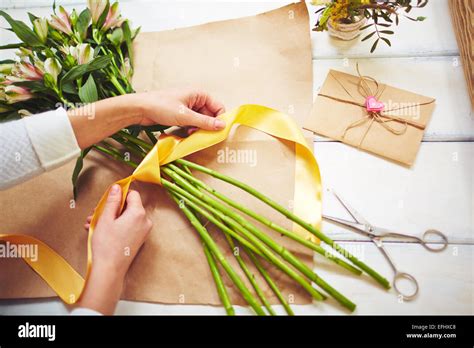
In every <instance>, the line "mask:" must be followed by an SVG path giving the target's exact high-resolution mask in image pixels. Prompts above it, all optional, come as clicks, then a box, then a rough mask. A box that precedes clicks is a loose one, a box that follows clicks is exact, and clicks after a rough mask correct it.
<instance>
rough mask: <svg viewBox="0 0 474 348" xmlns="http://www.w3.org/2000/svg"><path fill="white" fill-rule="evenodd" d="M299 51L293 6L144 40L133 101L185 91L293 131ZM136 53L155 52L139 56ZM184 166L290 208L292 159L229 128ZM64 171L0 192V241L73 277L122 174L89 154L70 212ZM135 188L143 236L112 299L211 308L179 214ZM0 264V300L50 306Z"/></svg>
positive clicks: (159, 196) (197, 255)
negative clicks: (213, 173)
mask: <svg viewBox="0 0 474 348" xmlns="http://www.w3.org/2000/svg"><path fill="white" fill-rule="evenodd" d="M125 15H126V14H125ZM236 28H238V30H236ZM276 33H278V35H277V34H276ZM143 40H146V44H145V46H142V45H143V43H144V41H143ZM310 47H311V46H310V39H309V27H308V14H307V10H306V6H305V4H304V3H300V4H294V5H289V6H285V7H283V8H281V9H277V10H274V11H271V12H268V13H265V14H261V15H257V16H253V17H248V18H243V19H235V20H229V21H223V22H216V23H210V24H204V25H200V26H196V27H191V28H185V29H178V30H172V31H165V32H160V33H144V34H141V36H140V37H139V38H137V45H136V50H135V59H136V63H135V67H136V70H135V79H134V84H135V86H136V89H137V91H143V90H152V89H160V88H169V87H176V88H180V87H184V86H195V87H198V88H202V89H204V90H206V91H209V93H210V94H212V95H215V96H216V97H217V98H219V99H221V100H222V101H223V102H224V103H225V105H226V107H227V108H228V109H231V108H233V107H236V106H238V105H240V104H246V103H259V104H263V105H266V106H270V107H274V108H277V109H279V110H282V111H284V112H289V111H290V112H289V113H290V114H292V115H293V116H295V120H296V121H297V122H298V123H299V124H302V120H303V119H304V116H306V113H307V112H308V111H309V108H310V106H311V99H312V97H311V95H312V72H311V49H310ZM147 48H148V50H151V51H152V52H154V53H150V52H148V53H147ZM235 56H238V57H239V58H240V59H239V62H240V63H239V64H240V65H238V67H237V69H236V67H234V66H233V64H234V57H235ZM149 64H151V65H149ZM219 150H221V152H218V151H219ZM233 151H234V152H233ZM239 151H240V152H239ZM242 151H243V152H242ZM232 153H233V154H234V155H232ZM239 153H240V157H239ZM219 154H221V155H220V156H219ZM233 156H234V157H233ZM242 156H243V157H242ZM252 156H255V157H252ZM239 158H240V160H239ZM242 158H244V160H242ZM191 159H192V160H195V161H196V162H198V163H201V164H204V165H206V166H209V167H211V168H214V169H216V170H219V171H222V172H223V173H226V174H229V175H231V176H233V177H236V178H237V179H239V180H242V181H245V182H247V183H249V184H250V185H252V186H254V187H255V188H256V189H258V190H260V191H262V192H264V193H266V194H268V195H269V196H271V197H272V198H273V199H275V200H276V201H278V202H280V203H281V204H283V205H285V206H287V207H291V206H292V199H293V194H294V168H295V167H294V148H293V146H291V145H289V144H288V143H280V142H278V141H277V140H275V139H273V138H270V137H269V136H266V135H263V134H259V133H258V132H256V131H251V130H249V129H248V128H244V127H240V128H239V129H238V131H237V132H236V133H235V134H234V135H233V136H232V139H231V140H228V141H226V142H224V143H222V144H218V145H215V146H213V147H211V148H209V149H206V150H204V151H201V152H199V153H198V154H194V155H192V156H191ZM73 167H74V163H69V164H67V165H65V166H64V167H62V168H59V169H56V170H54V171H52V172H49V173H45V174H43V175H41V176H39V177H37V178H35V179H33V180H31V181H29V182H26V183H24V184H22V185H20V186H17V187H14V188H11V189H9V190H7V191H4V192H1V193H0V194H1V200H0V209H1V211H2V214H1V216H0V224H1V226H2V231H4V232H7V233H23V234H30V235H33V236H35V237H37V238H39V239H41V240H42V241H44V242H45V243H47V244H48V245H49V246H50V247H52V248H53V249H54V250H56V251H57V252H58V253H59V254H60V255H62V256H63V257H64V258H65V259H66V260H67V261H68V262H69V263H70V264H71V265H72V266H73V267H74V268H75V269H76V270H77V271H78V272H80V273H81V274H84V273H85V267H86V245H87V233H86V232H85V231H84V229H83V224H84V220H85V218H86V216H87V215H89V214H90V212H91V211H92V209H93V208H94V207H95V205H96V204H97V202H98V201H99V198H100V197H101V195H102V194H103V192H104V191H105V190H106V188H107V187H108V185H110V184H111V183H112V182H114V181H115V180H118V179H120V178H123V177H125V176H127V175H128V174H129V173H130V170H129V169H128V168H126V167H124V166H123V165H121V164H118V163H115V162H113V161H112V160H104V157H102V156H101V155H99V154H96V153H92V154H91V155H90V156H89V157H88V159H87V160H86V161H85V169H84V171H83V173H82V174H81V177H80V180H79V187H80V188H79V196H78V200H77V201H76V202H75V203H74V202H72V201H71V199H72V187H71V181H70V178H71V173H72V170H73ZM198 176H199V177H202V176H200V175H199V174H198ZM202 178H203V179H205V181H206V182H208V183H210V184H211V185H212V186H214V187H215V188H216V189H218V190H220V191H222V192H223V193H225V194H227V195H229V196H230V197H232V198H233V199H235V200H237V201H239V202H241V203H243V204H244V205H246V206H248V207H251V208H252V209H254V210H256V211H257V212H259V213H262V214H264V215H266V216H267V217H268V218H270V219H272V220H273V221H275V222H276V223H278V224H281V225H282V226H284V227H286V228H291V226H292V225H291V223H290V222H289V221H288V220H286V219H285V218H284V217H282V216H280V215H279V214H278V213H276V212H274V211H272V210H271V209H270V208H268V207H267V206H266V205H264V204H263V203H261V202H259V201H257V200H256V199H254V198H252V197H251V196H249V195H248V194H246V193H243V192H241V191H239V190H237V189H236V188H234V187H232V186H230V185H228V184H225V183H222V182H219V181H216V180H215V179H212V178H209V177H202ZM134 185H135V187H134V188H135V189H138V190H139V191H140V192H141V194H142V198H143V201H144V204H145V206H146V209H147V212H148V213H149V214H150V217H151V219H152V220H153V222H154V227H153V230H152V233H151V235H150V237H149V239H148V240H147V241H146V243H145V244H144V246H143V248H142V250H141V251H140V253H139V255H138V256H137V258H136V259H135V261H134V262H133V264H132V267H131V269H130V271H129V273H128V274H127V278H126V282H125V286H124V292H123V296H122V298H123V299H129V300H136V301H150V302H160V303H184V304H211V305H218V304H220V300H219V298H218V295H217V292H216V290H215V285H214V281H213V279H212V276H211V273H210V271H209V267H208V264H207V261H206V259H205V256H204V254H203V250H202V246H201V242H200V240H199V238H198V236H197V234H196V232H195V231H194V230H193V228H192V227H191V226H190V225H189V223H188V222H187V220H186V218H185V217H184V215H182V213H181V212H180V211H179V210H178V209H177V207H175V206H174V203H173V202H171V200H170V199H169V198H168V197H167V195H166V193H165V192H164V191H163V190H162V188H160V187H158V186H154V185H149V184H141V183H139V184H134ZM208 226H209V225H208ZM210 231H211V233H212V234H213V236H215V237H216V239H217V241H218V244H219V245H220V246H222V250H223V251H225V254H226V256H227V258H228V259H229V260H230V261H231V262H232V265H233V266H234V268H235V269H236V270H237V271H238V272H239V274H241V276H242V277H243V278H244V276H243V274H242V272H241V271H240V268H239V267H238V265H237V263H236V262H235V260H234V258H233V256H232V254H231V250H230V249H229V248H228V247H227V246H226V244H225V241H224V240H223V238H222V237H221V236H220V234H219V232H217V233H216V231H215V230H214V229H213V228H210ZM265 231H267V232H268V233H269V234H271V235H272V236H274V237H275V239H276V240H277V241H278V242H281V243H282V244H284V245H287V246H288V247H289V249H290V250H292V251H294V252H295V254H296V255H297V256H299V257H301V258H302V259H303V260H304V261H305V262H307V263H308V264H311V263H312V253H311V252H309V251H308V250H305V249H302V248H301V246H298V245H295V243H293V242H291V241H288V240H287V239H284V238H282V237H280V236H278V235H276V234H273V233H272V231H268V229H265ZM0 265H1V266H0V284H1V286H0V298H39V297H51V296H55V294H54V292H53V291H52V290H51V289H50V288H49V287H48V286H47V285H46V283H44V282H43V280H42V279H41V278H40V277H39V276H38V275H37V274H36V273H34V272H33V271H32V270H31V269H30V268H29V267H28V266H27V265H26V264H25V263H24V262H22V261H21V260H16V259H2V260H0ZM251 269H252V268H251ZM270 270H271V274H272V275H273V277H274V279H276V280H277V283H278V284H279V286H280V288H281V290H282V291H283V293H284V294H286V295H292V296H293V299H294V303H297V304H298V303H309V302H310V298H309V297H308V296H307V295H306V293H305V292H304V291H303V290H302V289H301V288H300V287H298V286H296V285H295V283H294V282H293V281H291V280H289V279H288V278H287V277H286V276H285V275H284V274H282V273H281V272H279V271H275V270H274V268H273V267H270ZM224 281H225V283H226V284H227V285H228V286H229V287H230V291H229V292H230V295H231V298H232V300H233V302H234V303H235V304H244V301H243V299H242V298H241V297H240V295H238V292H236V291H235V290H234V287H233V285H232V283H231V281H230V280H229V278H228V277H227V276H224ZM247 284H248V283H247ZM261 284H262V287H263V289H264V292H265V293H266V295H267V296H268V298H269V300H270V301H271V302H272V303H277V302H278V300H277V299H276V297H275V296H274V295H273V293H272V292H271V291H270V290H269V289H268V287H267V286H266V284H265V283H264V282H261Z"/></svg>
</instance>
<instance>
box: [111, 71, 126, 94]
mask: <svg viewBox="0 0 474 348" xmlns="http://www.w3.org/2000/svg"><path fill="white" fill-rule="evenodd" d="M109 78H110V82H112V84H113V85H114V87H115V88H117V91H118V92H119V93H120V94H122V95H123V94H127V92H126V91H125V90H124V89H123V87H122V85H121V84H120V82H119V81H118V80H117V78H116V77H115V76H114V75H112V74H110V75H109Z"/></svg>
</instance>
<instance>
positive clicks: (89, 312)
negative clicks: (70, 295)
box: [71, 307, 102, 315]
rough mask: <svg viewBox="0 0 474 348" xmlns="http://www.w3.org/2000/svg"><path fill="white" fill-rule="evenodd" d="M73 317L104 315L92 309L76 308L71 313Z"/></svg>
mask: <svg viewBox="0 0 474 348" xmlns="http://www.w3.org/2000/svg"><path fill="white" fill-rule="evenodd" d="M71 315H102V313H99V312H97V311H95V310H93V309H90V308H82V307H79V308H74V309H73V310H72V311H71Z"/></svg>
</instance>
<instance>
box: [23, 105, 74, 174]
mask: <svg viewBox="0 0 474 348" xmlns="http://www.w3.org/2000/svg"><path fill="white" fill-rule="evenodd" d="M24 120H25V126H26V130H27V131H28V135H29V137H30V139H31V143H32V144H33V148H34V150H35V152H36V154H37V155H38V158H39V161H40V163H41V167H43V169H44V170H46V171H48V170H51V169H54V168H57V167H60V166H61V165H63V164H64V163H66V162H69V161H70V160H72V159H74V158H76V157H78V156H79V154H80V152H81V149H80V148H79V145H78V144H77V140H76V136H75V135H74V131H73V129H72V126H71V123H70V122H69V118H68V116H67V112H66V110H65V109H63V108H59V109H57V110H54V111H48V112H44V113H42V114H38V115H34V116H30V117H26V118H24Z"/></svg>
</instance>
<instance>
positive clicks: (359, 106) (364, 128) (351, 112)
mask: <svg viewBox="0 0 474 348" xmlns="http://www.w3.org/2000/svg"><path fill="white" fill-rule="evenodd" d="M400 73H401V72H400ZM372 77H373V78H375V79H376V76H372ZM358 82H359V77H358V76H354V75H350V74H346V73H343V72H340V71H336V70H330V71H329V73H328V76H327V78H326V80H325V81H324V84H323V86H322V87H321V89H320V91H319V93H318V95H317V97H316V100H315V102H314V105H313V108H312V110H311V113H310V114H309V116H308V117H307V119H306V121H305V124H304V128H306V129H308V130H311V131H313V132H315V133H317V134H320V135H323V136H326V137H328V138H331V139H335V140H340V141H342V142H344V143H346V144H349V145H352V146H356V147H359V148H360V149H363V150H366V151H369V152H372V153H374V154H377V155H380V156H382V157H385V158H388V159H391V160H394V161H396V162H399V163H402V164H405V165H408V166H411V165H412V164H413V163H414V161H415V158H416V154H417V152H418V149H419V147H420V143H421V140H422V138H423V133H424V129H425V128H426V126H427V124H428V122H429V120H430V118H431V114H432V113H433V110H434V107H435V100H434V99H433V98H430V97H425V96H422V95H419V94H415V93H412V92H409V91H406V90H403V89H399V88H395V87H392V86H389V85H384V84H382V83H381V82H380V81H378V83H379V90H380V91H381V95H380V97H379V98H378V99H379V100H380V101H381V102H383V104H384V110H383V111H382V114H383V115H387V116H391V117H393V118H397V119H398V120H399V121H390V122H387V123H385V124H383V123H382V122H378V121H377V120H374V121H373V122H371V119H370V118H369V117H368V113H367V110H366V109H365V107H364V106H363V105H364V103H365V96H364V95H363V94H364V93H363V92H362V93H361V92H360V90H359V89H358ZM367 83H368V84H369V87H370V88H371V90H372V91H375V90H376V89H377V87H376V84H375V82H373V81H368V82H367ZM364 118H365V120H364ZM382 120H385V121H387V120H390V119H389V118H381V119H379V121H382ZM405 122H406V123H405ZM384 125H385V126H387V125H388V126H389V127H390V128H391V129H392V131H391V130H390V129H388V128H386V127H384ZM405 127H406V128H405ZM397 133H402V134H397Z"/></svg>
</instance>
